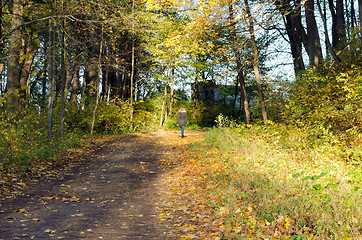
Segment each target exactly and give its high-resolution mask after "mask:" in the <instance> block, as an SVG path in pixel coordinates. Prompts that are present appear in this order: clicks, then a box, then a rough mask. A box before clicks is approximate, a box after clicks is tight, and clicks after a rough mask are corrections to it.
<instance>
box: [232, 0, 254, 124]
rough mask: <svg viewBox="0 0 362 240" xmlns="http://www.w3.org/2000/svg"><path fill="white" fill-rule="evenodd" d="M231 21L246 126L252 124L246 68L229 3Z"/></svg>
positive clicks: (233, 14)
mask: <svg viewBox="0 0 362 240" xmlns="http://www.w3.org/2000/svg"><path fill="white" fill-rule="evenodd" d="M229 20H230V37H231V44H232V48H233V51H234V56H235V62H236V68H237V77H238V80H239V83H240V94H241V98H242V105H243V115H244V121H245V123H246V124H250V123H251V120H250V111H249V102H248V97H247V93H246V85H245V77H244V68H243V64H242V62H241V54H240V49H239V44H238V41H237V35H236V26H235V25H236V21H235V13H234V7H233V4H232V3H229Z"/></svg>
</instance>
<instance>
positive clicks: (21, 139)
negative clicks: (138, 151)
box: [0, 0, 362, 171]
mask: <svg viewBox="0 0 362 240" xmlns="http://www.w3.org/2000/svg"><path fill="white" fill-rule="evenodd" d="M0 7H1V9H0V19H1V27H0V53H1V58H0V70H1V81H0V108H1V113H0V133H1V138H0V159H1V163H0V168H1V169H2V170H4V171H13V170H12V169H16V168H18V167H17V166H18V165H19V166H21V168H22V169H25V170H26V169H28V167H29V166H30V165H31V164H32V161H35V160H34V159H47V158H52V157H53V156H54V154H55V152H58V151H59V150H60V149H63V148H64V149H68V148H70V147H71V146H72V144H74V143H78V142H79V137H81V136H84V135H88V134H94V133H97V134H109V133H112V134H119V133H126V132H132V131H149V130H152V129H156V128H157V127H159V126H163V125H165V124H166V126H168V127H171V128H172V127H176V123H175V118H174V116H175V113H177V110H178V108H179V107H180V106H181V105H184V106H186V108H187V110H188V112H189V115H188V116H189V127H190V128H200V127H211V126H213V125H215V124H219V125H220V124H221V125H223V124H226V123H227V124H228V125H229V124H246V126H250V125H251V124H266V125H270V126H275V124H282V125H283V126H288V128H293V129H302V130H305V131H307V132H308V133H309V134H310V135H308V138H310V139H317V140H318V141H319V140H323V141H327V142H330V143H331V144H336V145H338V146H342V147H341V148H342V150H341V153H343V154H344V156H346V158H348V159H354V160H360V159H361V155H360V154H361V152H360V148H358V146H359V144H360V143H361V139H362V134H361V130H362V107H361V102H362V101H361V100H362V55H361V51H362V49H361V48H362V41H361V37H362V28H361V25H362V14H361V13H362V2H361V0H358V1H357V0H345V1H344V0H335V1H333V0H329V1H325V0H317V1H314V0H305V1H300V0H276V1H249V0H244V1H233V0H227V1H223V0H220V1H215V0H211V1H182V0H161V1H154V0H149V1H138V0H133V1H114V0H102V1H82V0H77V1H73V0H53V1H47V0H34V1H30V0H1V1H0ZM206 83H207V84H206ZM205 86H209V87H207V89H206V88H205ZM210 86H211V87H210ZM210 91H211V92H212V94H211V95H210V94H209V95H208V94H206V93H207V92H210ZM191 92H192V94H191ZM201 95H204V96H205V95H207V97H204V98H200V96H201ZM216 95H218V96H221V97H219V98H216V97H215V96H216ZM191 96H192V97H191ZM210 96H211V97H210ZM351 149H352V150H351ZM358 149H359V150H358Z"/></svg>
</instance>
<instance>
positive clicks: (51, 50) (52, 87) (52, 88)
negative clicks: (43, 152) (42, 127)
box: [48, 20, 55, 141]
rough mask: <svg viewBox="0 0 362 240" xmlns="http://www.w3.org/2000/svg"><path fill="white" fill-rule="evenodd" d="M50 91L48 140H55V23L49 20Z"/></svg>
mask: <svg viewBox="0 0 362 240" xmlns="http://www.w3.org/2000/svg"><path fill="white" fill-rule="evenodd" d="M48 59H49V91H48V139H49V141H51V140H52V138H53V105H54V99H55V77H54V32H53V22H52V20H49V56H48Z"/></svg>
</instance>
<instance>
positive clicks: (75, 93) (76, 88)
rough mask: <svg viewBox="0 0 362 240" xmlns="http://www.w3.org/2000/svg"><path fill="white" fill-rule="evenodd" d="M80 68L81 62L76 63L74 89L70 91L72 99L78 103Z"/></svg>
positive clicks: (73, 79) (73, 80) (73, 78)
mask: <svg viewBox="0 0 362 240" xmlns="http://www.w3.org/2000/svg"><path fill="white" fill-rule="evenodd" d="M79 70H80V66H79V64H78V63H75V66H74V73H73V77H72V91H71V92H70V101H71V102H72V103H77V98H78V93H79Z"/></svg>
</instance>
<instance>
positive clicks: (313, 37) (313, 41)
mask: <svg viewBox="0 0 362 240" xmlns="http://www.w3.org/2000/svg"><path fill="white" fill-rule="evenodd" d="M305 16H306V23H307V38H308V48H307V53H308V56H309V64H310V65H312V66H315V67H317V66H319V64H320V63H321V62H322V59H323V56H322V48H321V44H320V39H319V32H318V26H317V23H316V20H315V15H314V0H306V2H305Z"/></svg>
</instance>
